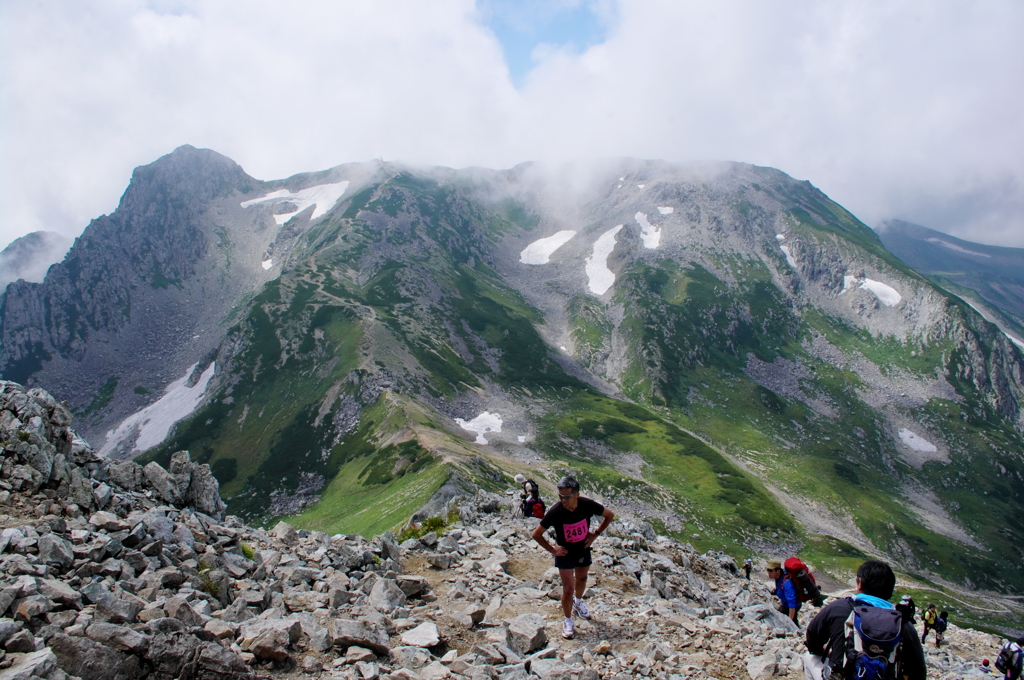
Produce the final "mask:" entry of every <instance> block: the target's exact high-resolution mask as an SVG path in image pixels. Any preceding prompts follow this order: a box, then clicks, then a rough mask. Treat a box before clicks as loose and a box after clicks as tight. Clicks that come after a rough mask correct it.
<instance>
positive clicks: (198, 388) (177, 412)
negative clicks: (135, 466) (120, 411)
mask: <svg viewBox="0 0 1024 680" xmlns="http://www.w3.org/2000/svg"><path fill="white" fill-rule="evenodd" d="M198 365H199V364H193V365H192V367H191V368H189V369H188V371H186V372H185V375H184V376H183V377H182V378H181V379H180V380H175V381H174V382H172V383H171V384H170V385H168V386H167V389H166V390H165V391H164V396H162V397H161V398H160V399H159V401H157V402H155V403H153V404H150V405H149V406H147V407H146V408H144V409H142V410H141V411H139V412H138V413H136V414H134V415H131V416H128V417H127V418H125V419H124V421H123V422H122V423H121V424H120V425H118V426H117V428H116V429H113V430H109V431H108V432H107V441H106V443H105V444H104V445H103V448H102V449H100V452H99V453H100V455H101V456H106V455H109V454H110V453H111V452H112V451H113V450H114V449H115V448H116V447H117V446H118V445H119V444H121V443H122V442H126V441H128V439H129V437H131V436H132V435H135V443H134V445H133V446H132V449H131V453H136V452H142V451H145V450H146V449H151V448H153V447H154V446H156V445H157V444H159V443H160V442H162V441H163V440H164V438H165V437H167V433H168V432H170V430H171V427H173V426H174V424H175V423H177V422H178V421H179V420H181V419H182V418H184V417H186V416H188V415H189V414H190V413H192V411H194V410H195V409H196V407H197V406H199V403H200V402H201V401H202V400H203V394H204V393H205V392H206V385H207V384H208V383H209V382H210V378H212V377H213V374H214V372H215V368H216V365H217V364H216V362H214V363H212V364H210V367H209V368H207V369H206V370H205V371H203V374H202V375H201V376H200V377H199V381H198V382H197V383H196V384H195V385H194V386H192V387H189V386H188V385H186V383H187V382H188V377H189V376H190V375H192V371H194V370H195V369H196V366H198Z"/></svg>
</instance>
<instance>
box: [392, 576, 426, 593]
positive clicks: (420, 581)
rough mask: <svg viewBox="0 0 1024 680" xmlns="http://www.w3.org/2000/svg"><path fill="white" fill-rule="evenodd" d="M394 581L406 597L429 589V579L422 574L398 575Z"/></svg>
mask: <svg viewBox="0 0 1024 680" xmlns="http://www.w3.org/2000/svg"><path fill="white" fill-rule="evenodd" d="M395 583H397V584H398V587H399V588H401V589H402V592H403V593H405V596H406V597H407V598H408V597H416V596H417V595H421V594H423V593H426V592H428V591H429V590H430V581H428V580H427V579H425V578H423V577H422V576H399V577H398V578H396V579H395Z"/></svg>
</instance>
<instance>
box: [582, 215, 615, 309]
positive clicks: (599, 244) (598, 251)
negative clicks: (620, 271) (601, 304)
mask: <svg viewBox="0 0 1024 680" xmlns="http://www.w3.org/2000/svg"><path fill="white" fill-rule="evenodd" d="M622 227H623V225H621V224H620V225H618V226H617V227H612V228H611V229H609V230H608V231H606V232H604V233H603V234H601V236H600V237H598V239H597V241H596V242H595V243H594V254H593V255H591V256H590V257H588V258H587V266H586V272H587V278H588V279H589V280H590V281H589V284H588V285H589V286H590V290H591V291H592V292H593V293H594V294H596V295H604V294H605V293H606V292H608V289H609V288H611V287H612V284H613V283H615V273H614V272H612V270H611V269H608V256H609V255H611V254H612V251H613V250H615V236H616V235H617V234H618V233H619V231H620V230H621V229H622Z"/></svg>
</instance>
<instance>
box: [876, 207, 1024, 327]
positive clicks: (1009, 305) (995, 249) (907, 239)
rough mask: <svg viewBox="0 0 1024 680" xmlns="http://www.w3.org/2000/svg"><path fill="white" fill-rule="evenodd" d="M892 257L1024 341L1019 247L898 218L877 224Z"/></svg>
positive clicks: (1023, 262) (1022, 252) (1023, 251)
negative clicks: (976, 239) (961, 236)
mask: <svg viewBox="0 0 1024 680" xmlns="http://www.w3.org/2000/svg"><path fill="white" fill-rule="evenodd" d="M877 231H878V237H879V238H880V239H881V241H882V244H883V245H885V247H886V248H888V249H889V251H890V252H892V253H893V254H894V255H895V256H896V257H898V258H900V259H901V260H903V261H904V262H906V263H907V264H909V265H910V266H911V267H913V268H914V269H916V270H917V271H919V272H921V273H922V274H924V275H925V276H927V277H929V278H931V279H932V280H934V281H935V282H936V283H938V284H939V285H941V286H943V287H944V288H946V289H947V290H951V291H953V292H955V293H957V294H958V295H960V296H961V297H963V298H964V299H966V300H969V301H970V302H971V304H973V305H974V306H975V308H976V309H978V311H980V312H982V313H983V314H984V315H985V316H986V318H987V319H989V320H990V321H993V322H994V323H996V324H998V325H999V326H1000V328H1002V329H1003V330H1004V331H1006V332H1007V333H1009V334H1010V335H1011V336H1013V337H1014V338H1015V339H1016V340H1017V341H1018V345H1021V346H1024V248H1003V247H999V246H986V245H982V244H980V243H971V242H970V241H962V240H960V239H958V238H954V237H952V236H950V235H948V234H943V233H942V232H940V231H935V230H933V229H929V228H927V227H922V226H920V225H918V224H912V223H910V222H903V221H901V220H888V221H886V222H883V223H882V224H881V225H880V226H879V227H878V229H877Z"/></svg>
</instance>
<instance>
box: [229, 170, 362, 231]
mask: <svg viewBox="0 0 1024 680" xmlns="http://www.w3.org/2000/svg"><path fill="white" fill-rule="evenodd" d="M348 185H349V182H348V180H345V181H344V182H337V183H336V184H318V185H317V186H315V187H309V188H308V189H303V190H302V191H297V192H295V193H294V194H293V193H291V192H290V191H288V190H287V189H280V190H278V191H272V192H270V193H269V194H267V195H266V196H264V197H263V198H254V199H252V200H250V201H243V202H242V203H241V206H242V207H243V208H248V207H249V206H252V205H256V204H257V203H264V202H266V201H272V202H274V203H294V204H295V205H296V206H298V207H297V208H295V210H293V211H291V212H288V213H285V214H283V215H274V221H275V222H277V225H278V226H281V225H282V224H284V223H285V222H287V221H288V220H290V219H291V218H292V217H294V216H295V215H297V214H298V213H300V212H302V211H303V210H305V209H306V208H308V207H309V206H311V205H316V210H314V211H313V217H312V218H311V219H314V220H315V219H319V218H321V217H323V216H324V215H326V214H327V211H328V210H330V209H331V208H333V207H334V204H335V203H337V202H338V199H339V198H341V197H342V195H343V194H344V193H345V190H346V189H348Z"/></svg>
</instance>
